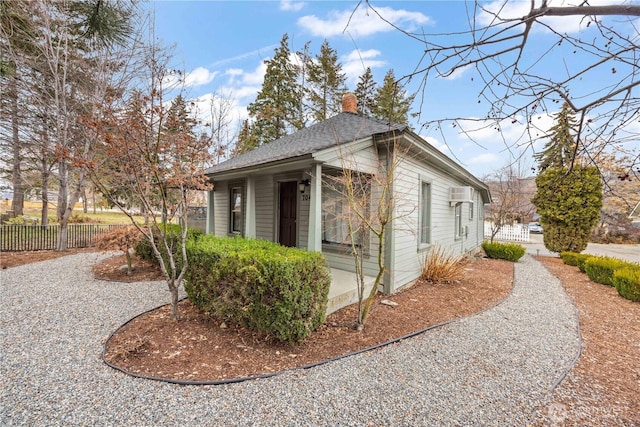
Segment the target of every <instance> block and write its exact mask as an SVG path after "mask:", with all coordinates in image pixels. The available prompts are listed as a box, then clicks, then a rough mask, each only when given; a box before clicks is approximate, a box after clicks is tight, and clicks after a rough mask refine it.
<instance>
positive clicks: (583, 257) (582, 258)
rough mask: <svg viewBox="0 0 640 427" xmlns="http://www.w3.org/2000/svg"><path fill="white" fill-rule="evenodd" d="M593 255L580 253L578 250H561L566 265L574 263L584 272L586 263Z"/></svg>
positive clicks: (561, 256)
mask: <svg viewBox="0 0 640 427" xmlns="http://www.w3.org/2000/svg"><path fill="white" fill-rule="evenodd" d="M591 256H592V255H588V254H580V253H577V252H561V253H560V258H562V262H564V263H565V264H566V265H573V266H575V267H578V268H579V269H580V271H582V272H583V273H584V263H585V262H586V261H587V259H588V258H590V257H591Z"/></svg>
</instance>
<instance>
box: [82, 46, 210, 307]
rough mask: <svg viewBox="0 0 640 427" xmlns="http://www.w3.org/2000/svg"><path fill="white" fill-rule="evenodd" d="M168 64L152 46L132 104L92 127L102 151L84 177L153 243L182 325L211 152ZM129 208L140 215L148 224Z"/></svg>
mask: <svg viewBox="0 0 640 427" xmlns="http://www.w3.org/2000/svg"><path fill="white" fill-rule="evenodd" d="M170 61H171V53H170V52H168V51H167V50H166V49H164V48H162V47H159V46H157V45H151V46H148V48H147V49H146V51H145V57H144V63H145V66H146V67H145V68H146V73H145V74H144V75H141V76H140V81H139V86H138V87H137V88H135V89H131V90H130V91H129V92H128V93H127V99H128V102H127V104H126V105H120V104H119V103H118V102H109V101H112V100H110V99H109V98H107V99H105V102H104V104H103V107H102V114H101V116H100V117H99V118H97V119H96V120H94V121H93V122H92V123H91V128H92V129H93V130H94V131H95V134H96V135H97V138H99V140H100V141H101V144H100V146H99V147H100V151H101V152H100V153H99V154H100V155H99V156H96V157H95V161H94V162H91V163H89V164H87V167H86V170H87V172H88V173H89V174H90V175H91V179H92V182H93V183H94V184H95V186H96V188H98V189H99V190H100V192H101V193H102V194H103V195H104V197H105V198H107V199H108V200H109V201H110V202H111V203H113V204H114V205H115V206H116V207H118V208H119V209H120V210H121V211H122V212H124V213H125V214H126V215H127V216H129V218H130V220H131V222H132V224H133V226H135V227H136V228H137V229H138V231H139V232H140V233H141V234H142V235H143V236H144V238H145V239H146V240H147V241H148V242H149V244H150V246H151V250H152V252H153V254H154V256H155V258H156V260H157V261H158V264H159V266H160V270H161V271H162V274H163V275H164V278H165V280H166V282H167V287H168V290H169V292H170V295H171V318H173V319H179V317H180V316H179V312H178V289H179V287H180V285H181V283H182V280H183V278H184V275H185V272H186V270H187V268H188V260H187V254H186V240H187V230H188V215H187V205H188V201H189V200H190V195H191V193H192V192H193V191H201V190H206V189H208V185H207V184H206V177H205V176H204V175H203V174H202V170H203V169H204V167H205V165H207V164H209V163H210V161H211V153H210V150H209V149H210V145H209V144H210V140H208V139H207V138H199V137H197V136H196V134H195V128H196V126H197V120H196V119H195V117H194V113H193V111H191V110H190V109H193V108H195V105H194V103H193V102H187V101H186V100H185V99H184V98H183V97H182V95H181V94H182V90H181V88H180V87H179V86H181V80H182V76H184V73H182V72H177V71H176V70H173V69H172V68H171V67H170ZM176 76H177V78H176ZM144 85H146V86H144ZM169 94H172V95H174V97H173V99H171V97H170V96H169ZM116 101H117V100H116ZM123 194H124V196H123ZM128 203H131V204H132V205H135V206H138V207H140V208H141V209H143V211H144V213H145V219H146V221H145V223H144V224H139V223H138V222H137V221H136V219H135V218H134V212H133V211H132V210H131V209H129V206H128V205H127V204H128ZM172 223H173V224H177V226H178V230H179V231H178V232H175V231H174V230H172V227H171V226H170V224H172Z"/></svg>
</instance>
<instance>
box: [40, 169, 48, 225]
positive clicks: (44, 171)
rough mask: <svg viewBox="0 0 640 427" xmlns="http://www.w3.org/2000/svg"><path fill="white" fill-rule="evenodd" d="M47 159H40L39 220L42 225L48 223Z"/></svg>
mask: <svg viewBox="0 0 640 427" xmlns="http://www.w3.org/2000/svg"><path fill="white" fill-rule="evenodd" d="M46 167H47V161H46V159H45V158H43V159H42V209H41V211H40V222H41V223H42V225H43V226H47V225H49V171H48V170H47V168H46Z"/></svg>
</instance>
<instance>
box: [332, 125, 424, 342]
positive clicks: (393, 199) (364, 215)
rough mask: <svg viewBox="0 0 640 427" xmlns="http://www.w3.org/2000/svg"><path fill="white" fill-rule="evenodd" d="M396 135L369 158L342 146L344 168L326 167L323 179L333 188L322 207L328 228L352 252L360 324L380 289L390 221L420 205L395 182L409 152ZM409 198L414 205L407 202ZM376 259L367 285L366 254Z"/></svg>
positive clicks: (406, 214) (361, 324) (397, 219)
mask: <svg viewBox="0 0 640 427" xmlns="http://www.w3.org/2000/svg"><path fill="white" fill-rule="evenodd" d="M396 139H397V138H391V140H390V141H389V142H388V143H387V144H386V145H384V146H376V145H374V149H375V151H376V156H375V157H376V159H378V160H377V161H372V160H371V159H369V161H368V162H367V161H365V160H363V159H361V160H360V161H358V157H357V156H355V155H353V153H349V152H348V151H345V150H341V154H340V159H341V163H342V168H341V169H340V170H339V171H338V172H337V173H335V174H331V173H325V174H324V175H323V184H324V186H325V187H326V188H328V189H330V191H332V192H333V193H334V194H333V195H332V197H329V198H328V200H327V201H326V202H325V203H323V205H324V206H323V209H324V210H325V211H326V212H328V213H329V216H331V217H332V218H331V219H330V220H329V221H328V222H327V225H326V226H327V227H333V228H334V229H333V230H326V229H325V233H334V234H337V235H338V236H339V237H338V238H337V239H338V240H339V241H341V243H346V244H347V246H348V247H349V253H350V254H351V255H352V256H353V260H354V265H355V271H356V281H357V290H358V318H357V322H356V325H357V329H358V330H362V329H363V328H364V326H365V323H366V320H367V317H368V315H369V311H370V309H371V304H372V303H373V299H374V297H375V296H376V294H377V293H378V288H379V286H380V285H381V284H382V279H383V277H384V273H385V271H386V270H385V264H384V261H385V260H384V242H385V238H386V236H387V233H388V231H389V227H392V226H394V227H397V225H396V223H398V224H399V223H400V222H401V220H402V219H403V218H405V217H407V216H410V215H411V213H413V212H414V211H415V209H416V208H417V207H416V206H414V205H413V204H410V202H407V201H406V200H407V199H406V198H405V197H403V194H401V193H402V191H401V189H400V188H398V187H394V182H395V181H396V180H398V179H399V176H398V174H399V168H398V165H399V164H400V163H401V161H402V160H403V159H405V158H406V154H407V149H406V148H405V147H401V146H400V144H398V143H397V140H396ZM407 203H409V204H410V206H405V205H406V204H407ZM369 257H371V258H373V259H375V266H376V267H375V269H376V271H375V279H374V281H373V283H371V284H370V286H371V288H370V289H367V287H368V285H367V278H366V276H365V259H366V258H369Z"/></svg>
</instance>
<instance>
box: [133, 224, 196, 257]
mask: <svg viewBox="0 0 640 427" xmlns="http://www.w3.org/2000/svg"><path fill="white" fill-rule="evenodd" d="M161 227H162V229H163V230H164V232H165V234H166V236H167V243H168V244H169V248H170V250H171V251H172V253H173V254H174V255H178V254H179V252H180V240H181V230H180V226H179V225H178V224H164V225H161ZM203 235H204V233H203V232H202V231H200V230H196V229H194V228H189V229H187V241H192V240H197V239H198V238H200V236H203ZM153 238H154V240H155V242H156V247H157V248H158V249H159V250H160V254H161V255H162V258H163V259H164V260H165V265H167V266H168V264H167V263H168V260H167V252H166V250H165V248H164V245H163V244H162V243H161V241H160V239H161V234H160V229H159V228H156V229H155V231H154V232H153ZM135 251H136V255H138V256H139V257H140V258H142V259H144V260H146V261H151V262H153V263H154V264H158V263H159V262H158V259H157V258H156V256H155V255H154V253H153V248H152V246H151V242H150V241H149V239H147V238H146V237H143V238H142V239H141V240H140V242H139V243H138V244H137V245H136V247H135ZM175 259H176V261H178V260H182V257H181V256H177V257H176V258H175Z"/></svg>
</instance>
